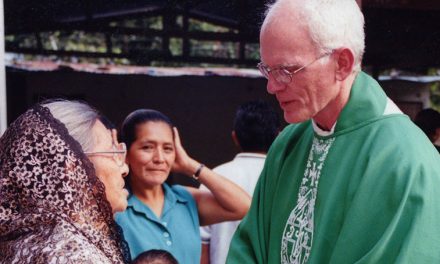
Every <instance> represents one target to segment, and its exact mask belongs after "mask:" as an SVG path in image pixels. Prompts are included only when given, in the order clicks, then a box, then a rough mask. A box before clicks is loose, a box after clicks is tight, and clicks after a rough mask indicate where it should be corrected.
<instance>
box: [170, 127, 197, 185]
mask: <svg viewBox="0 0 440 264" xmlns="http://www.w3.org/2000/svg"><path fill="white" fill-rule="evenodd" d="M173 132H174V148H175V152H176V160H175V161H174V164H173V167H172V171H173V172H178V173H183V174H186V175H188V176H191V175H193V173H194V172H195V171H196V170H197V168H198V166H199V165H200V164H199V163H198V162H197V161H195V160H194V159H192V158H191V157H190V156H188V154H187V153H186V151H185V149H184V148H183V147H182V143H181V141H180V136H179V131H177V128H176V127H173Z"/></svg>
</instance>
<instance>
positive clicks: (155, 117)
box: [121, 109, 173, 149]
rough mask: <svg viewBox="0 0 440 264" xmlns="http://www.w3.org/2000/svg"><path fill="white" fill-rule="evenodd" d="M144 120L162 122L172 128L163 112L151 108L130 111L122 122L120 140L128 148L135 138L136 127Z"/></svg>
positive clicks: (144, 121)
mask: <svg viewBox="0 0 440 264" xmlns="http://www.w3.org/2000/svg"><path fill="white" fill-rule="evenodd" d="M146 122H164V123H166V124H168V125H169V126H170V128H171V129H172V128H173V123H172V122H171V120H170V119H169V118H168V117H167V116H166V115H164V114H162V113H161V112H159V111H156V110H152V109H138V110H135V111H133V112H131V113H130V114H129V115H128V116H127V117H126V118H125V120H124V122H122V127H121V141H122V142H124V143H125V144H126V145H127V149H130V146H131V144H133V142H134V141H135V140H136V128H137V126H138V125H141V124H144V123H146Z"/></svg>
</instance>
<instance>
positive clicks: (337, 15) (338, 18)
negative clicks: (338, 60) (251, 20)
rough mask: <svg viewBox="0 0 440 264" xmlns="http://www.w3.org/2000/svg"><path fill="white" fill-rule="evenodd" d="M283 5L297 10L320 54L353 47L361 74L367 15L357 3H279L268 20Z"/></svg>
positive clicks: (342, 0) (301, 0) (329, 0)
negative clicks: (365, 18) (365, 17)
mask: <svg viewBox="0 0 440 264" xmlns="http://www.w3.org/2000/svg"><path fill="white" fill-rule="evenodd" d="M286 1H287V2H286ZM283 2H285V3H283ZM280 3H283V4H287V5H288V6H289V7H290V8H291V10H295V11H296V14H297V15H298V18H299V20H298V21H301V22H302V23H303V24H304V26H306V28H307V29H308V32H309V35H310V38H311V39H312V41H313V43H314V44H315V47H316V49H317V51H318V52H319V53H321V54H324V53H328V52H330V51H332V50H334V49H338V48H341V47H346V48H350V49H351V50H352V51H353V53H354V70H355V71H360V69H361V62H362V56H363V54H364V49H365V33H364V16H363V14H362V12H361V10H360V8H359V6H358V4H357V3H356V1H355V0H297V1H295V0H278V1H276V2H275V3H274V4H273V5H271V6H269V8H268V10H267V11H266V14H267V16H266V18H268V17H269V16H271V15H272V14H271V13H272V10H274V9H277V6H279V5H280ZM283 8H284V5H283Z"/></svg>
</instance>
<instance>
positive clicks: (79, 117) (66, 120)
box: [42, 100, 100, 152]
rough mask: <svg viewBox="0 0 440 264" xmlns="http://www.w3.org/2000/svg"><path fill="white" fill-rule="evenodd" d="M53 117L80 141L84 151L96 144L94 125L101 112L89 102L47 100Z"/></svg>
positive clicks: (45, 104)
mask: <svg viewBox="0 0 440 264" xmlns="http://www.w3.org/2000/svg"><path fill="white" fill-rule="evenodd" d="M42 105H43V106H45V107H47V108H49V110H50V112H51V114H52V115H53V117H55V118H56V119H58V120H59V121H60V122H61V123H63V124H64V125H65V126H66V128H67V130H68V132H69V134H70V135H71V136H72V137H73V138H74V139H75V140H76V141H78V142H79V144H80V145H81V147H82V149H83V151H85V152H87V151H91V150H92V149H93V145H94V137H93V133H92V128H93V125H94V124H95V122H96V120H99V117H100V115H99V113H98V111H97V110H96V109H94V108H93V107H91V106H89V105H88V104H85V103H82V102H78V101H68V100H55V101H50V102H45V103H43V104H42Z"/></svg>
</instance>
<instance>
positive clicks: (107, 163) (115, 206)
mask: <svg viewBox="0 0 440 264" xmlns="http://www.w3.org/2000/svg"><path fill="white" fill-rule="evenodd" d="M92 133H93V137H94V139H95V142H94V147H93V149H92V150H91V151H90V153H92V154H88V157H89V159H90V161H91V162H92V163H93V165H94V167H95V171H96V175H97V176H98V178H99V179H100V180H101V181H102V183H103V184H104V186H105V194H106V197H107V200H108V201H109V203H110V205H111V206H112V210H113V212H114V213H115V212H120V211H124V210H125V208H126V207H127V196H128V191H127V190H126V189H124V184H125V182H124V179H123V177H125V176H127V174H128V166H127V164H126V163H124V162H122V163H121V162H118V161H117V160H116V159H115V156H114V154H112V153H99V152H106V151H108V152H111V151H114V150H115V147H114V146H117V145H118V142H117V139H116V135H114V136H112V133H111V131H110V130H108V129H107V128H106V127H105V126H104V125H103V124H102V123H101V122H100V121H96V123H95V125H94V126H93V128H92ZM93 152H98V153H96V154H93ZM117 155H124V154H117ZM122 158H123V157H122Z"/></svg>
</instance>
